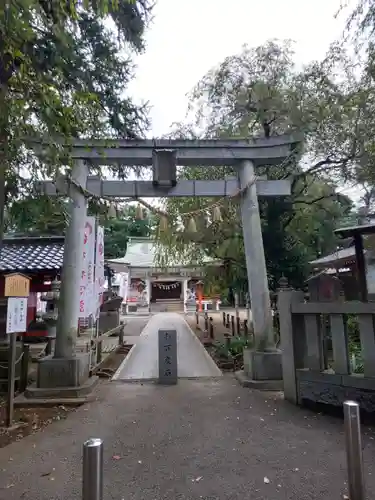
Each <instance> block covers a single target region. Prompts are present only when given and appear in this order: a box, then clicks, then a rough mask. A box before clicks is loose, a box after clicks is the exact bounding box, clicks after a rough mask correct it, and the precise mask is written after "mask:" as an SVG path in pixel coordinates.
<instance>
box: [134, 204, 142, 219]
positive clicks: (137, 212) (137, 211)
mask: <svg viewBox="0 0 375 500" xmlns="http://www.w3.org/2000/svg"><path fill="white" fill-rule="evenodd" d="M135 218H136V219H137V220H143V208H142V205H141V204H140V203H138V205H137V208H136V209H135Z"/></svg>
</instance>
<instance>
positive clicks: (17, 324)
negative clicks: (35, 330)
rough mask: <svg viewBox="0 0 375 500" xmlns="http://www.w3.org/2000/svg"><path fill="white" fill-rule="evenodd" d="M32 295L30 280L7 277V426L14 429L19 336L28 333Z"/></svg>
mask: <svg viewBox="0 0 375 500" xmlns="http://www.w3.org/2000/svg"><path fill="white" fill-rule="evenodd" d="M29 294H30V278H28V277H27V276H23V275H22V274H9V275H8V276H6V277H5V289H4V296H5V297H8V305H7V322H6V333H7V334H8V335H9V336H10V343H9V357H8V394H7V406H6V415H5V425H6V426H7V427H12V425H13V414H14V391H15V380H16V364H17V362H21V359H20V360H16V346H17V344H16V342H17V334H19V333H24V332H25V331H26V317H27V297H28V296H29Z"/></svg>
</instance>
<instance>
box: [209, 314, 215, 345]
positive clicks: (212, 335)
mask: <svg viewBox="0 0 375 500" xmlns="http://www.w3.org/2000/svg"><path fill="white" fill-rule="evenodd" d="M214 338H215V335H214V320H213V318H210V339H211V340H214Z"/></svg>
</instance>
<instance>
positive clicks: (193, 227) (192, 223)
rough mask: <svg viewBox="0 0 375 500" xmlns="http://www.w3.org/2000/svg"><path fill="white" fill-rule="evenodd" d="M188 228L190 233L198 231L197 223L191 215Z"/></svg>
mask: <svg viewBox="0 0 375 500" xmlns="http://www.w3.org/2000/svg"><path fill="white" fill-rule="evenodd" d="M186 230H187V231H188V232H189V233H196V232H197V225H196V223H195V220H194V217H190V219H189V222H188V224H187V228H186Z"/></svg>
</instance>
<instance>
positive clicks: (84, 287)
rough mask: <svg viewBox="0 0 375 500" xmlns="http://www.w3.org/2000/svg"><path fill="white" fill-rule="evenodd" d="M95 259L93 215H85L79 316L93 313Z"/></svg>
mask: <svg viewBox="0 0 375 500" xmlns="http://www.w3.org/2000/svg"><path fill="white" fill-rule="evenodd" d="M94 260H95V217H86V222H85V228H84V234H83V252H82V266H81V284H80V298H79V317H80V318H87V317H89V316H90V314H92V313H93V310H92V305H93V304H92V302H93V296H94Z"/></svg>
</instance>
